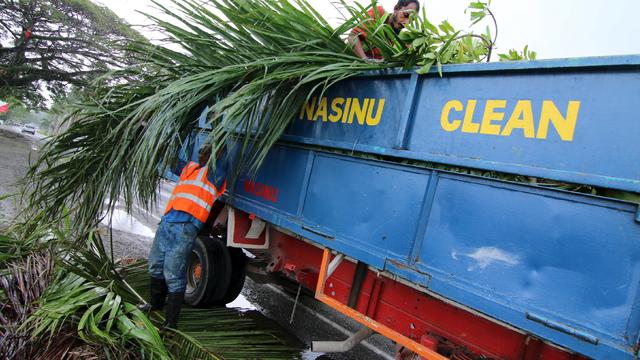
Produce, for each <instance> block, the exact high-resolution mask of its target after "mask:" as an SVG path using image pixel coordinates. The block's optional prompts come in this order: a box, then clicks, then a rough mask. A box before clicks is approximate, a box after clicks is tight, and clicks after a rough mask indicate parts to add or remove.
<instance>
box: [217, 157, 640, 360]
mask: <svg viewBox="0 0 640 360" xmlns="http://www.w3.org/2000/svg"><path fill="white" fill-rule="evenodd" d="M262 169H263V170H262V171H260V172H259V173H258V175H257V176H256V178H255V179H252V181H254V182H255V183H259V184H263V187H262V188H263V191H261V192H255V191H250V192H247V191H246V190H247V188H246V187H245V186H244V184H243V183H242V181H240V182H239V183H238V184H237V186H236V189H235V194H233V195H232V196H231V197H230V198H229V202H230V203H231V204H232V205H233V206H235V207H237V208H239V209H240V210H243V211H245V212H249V213H254V214H256V215H257V216H259V217H261V218H263V219H265V220H267V221H268V222H271V223H273V224H275V225H278V226H281V227H283V228H285V229H288V230H290V231H292V232H293V233H296V234H300V235H302V236H304V237H306V238H309V239H311V240H313V241H315V242H317V243H319V244H322V245H324V246H328V247H330V248H332V249H335V250H337V251H340V252H343V253H346V254H348V255H349V256H351V257H353V258H356V259H358V260H360V261H363V262H365V263H367V264H369V265H371V266H374V267H376V268H378V269H380V270H387V271H389V272H390V273H393V274H396V275H398V276H401V277H403V278H405V279H407V280H409V281H411V282H413V283H416V284H418V285H421V286H423V287H425V288H428V289H430V290H432V291H434V292H436V293H438V294H440V295H442V296H444V297H446V298H448V299H451V300H453V301H455V302H458V303H461V304H465V305H466V306H469V307H471V308H474V309H475V310H477V311H479V312H481V313H484V314H487V315H489V316H491V317H493V318H496V319H498V320H502V321H505V322H507V323H509V324H511V325H513V326H515V327H518V328H520V329H523V330H526V331H529V332H532V333H534V334H536V335H538V336H542V337H543V338H545V339H547V340H550V341H552V342H555V343H557V344H560V345H562V346H565V347H567V348H570V349H573V350H575V351H578V352H580V353H583V354H585V355H588V356H593V357H596V358H603V357H607V358H620V359H631V358H633V357H634V355H633V352H634V350H633V347H634V346H635V341H636V339H637V336H638V327H637V324H638V308H637V307H636V306H634V304H636V303H637V299H636V296H637V292H638V284H639V282H638V280H639V279H640V252H639V251H638V246H637V241H638V239H640V224H639V223H637V222H636V221H635V220H634V215H635V211H636V210H637V207H636V206H634V205H632V204H628V203H624V202H621V201H614V200H605V199H601V198H597V197H593V196H586V195H577V194H572V193H568V192H562V191H555V190H547V189H541V188H537V187H533V186H526V185H519V184H513V183H507V182H499V181H495V180H487V179H483V178H478V177H474V176H468V175H460V174H450V173H443V172H439V171H430V170H426V169H417V168H413V167H409V166H402V165H397V164H389V163H384V162H379V161H369V160H362V159H354V158H350V157H346V156H339V155H334V154H327V153H322V152H316V151H312V150H304V149H300V148H295V147H291V146H277V147H276V149H275V150H274V151H273V152H272V155H270V156H269V157H268V158H267V160H266V161H265V164H264V166H263V167H262ZM275 169H287V170H286V172H285V171H277V170H275ZM301 177H302V178H301ZM292 184H303V186H291V185H292ZM266 188H272V189H275V188H277V189H278V192H277V193H278V196H277V198H276V199H275V201H272V200H273V198H271V199H269V197H268V196H267V197H266V198H265V196H264V195H265V191H266V190H264V189H266ZM291 204H298V207H297V208H295V211H293V210H294V207H293V206H292V205H291Z"/></svg>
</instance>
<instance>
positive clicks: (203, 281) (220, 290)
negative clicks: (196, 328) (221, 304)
mask: <svg viewBox="0 0 640 360" xmlns="http://www.w3.org/2000/svg"><path fill="white" fill-rule="evenodd" d="M198 267H199V268H200V270H199V271H198ZM231 274H232V268H231V255H230V253H229V250H228V249H227V247H226V246H225V244H223V243H222V240H221V239H219V238H216V237H211V236H198V237H197V238H196V241H195V242H194V244H193V249H192V251H191V257H190V258H189V261H188V263H187V289H186V291H185V294H184V301H185V302H186V303H187V304H189V305H191V306H199V307H203V306H209V305H212V304H214V303H215V302H218V301H220V300H221V299H222V298H224V296H225V295H226V293H227V290H228V289H229V284H230V281H231Z"/></svg>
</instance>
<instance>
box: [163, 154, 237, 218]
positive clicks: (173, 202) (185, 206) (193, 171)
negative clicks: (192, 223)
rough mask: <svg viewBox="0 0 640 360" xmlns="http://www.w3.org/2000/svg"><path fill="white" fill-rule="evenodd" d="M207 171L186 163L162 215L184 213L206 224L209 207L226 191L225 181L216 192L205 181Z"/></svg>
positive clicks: (194, 164) (214, 188)
mask: <svg viewBox="0 0 640 360" xmlns="http://www.w3.org/2000/svg"><path fill="white" fill-rule="evenodd" d="M208 170H209V169H208V168H207V166H203V167H200V165H199V164H197V163H195V162H190V163H188V164H187V166H185V167H184V169H182V173H181V174H180V181H179V182H178V185H176V187H175V188H174V189H173V194H171V198H170V199H169V203H168V204H167V208H166V209H165V210H164V213H165V214H166V213H168V212H169V211H170V210H171V209H174V210H179V211H184V212H186V213H187V214H190V215H192V216H193V217H195V218H196V219H198V220H200V221H201V222H203V223H205V222H207V218H208V217H209V212H210V211H211V206H213V203H214V202H215V201H216V199H217V198H219V197H220V196H222V194H224V192H225V190H226V189H227V181H226V180H225V182H224V183H223V185H222V189H221V190H220V191H218V189H216V187H215V185H213V184H212V183H211V182H209V180H208V179H207V172H208Z"/></svg>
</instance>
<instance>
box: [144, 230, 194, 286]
mask: <svg viewBox="0 0 640 360" xmlns="http://www.w3.org/2000/svg"><path fill="white" fill-rule="evenodd" d="M196 236H198V228H197V227H196V226H195V225H193V224H192V223H190V222H184V223H170V222H166V221H161V222H160V224H158V230H157V231H156V236H155V238H154V239H153V245H152V246H151V252H150V253H149V273H150V275H151V276H152V277H154V278H158V279H163V278H164V279H165V281H166V282H167V288H168V289H169V292H170V293H180V292H184V291H185V289H186V287H187V262H188V261H189V257H190V256H191V247H192V246H193V242H194V240H195V238H196Z"/></svg>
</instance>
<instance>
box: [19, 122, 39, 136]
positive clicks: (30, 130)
mask: <svg viewBox="0 0 640 360" xmlns="http://www.w3.org/2000/svg"><path fill="white" fill-rule="evenodd" d="M36 130H37V128H36V126H35V125H33V124H25V125H24V126H23V127H22V130H20V131H21V132H23V133H27V134H31V135H35V134H36Z"/></svg>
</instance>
